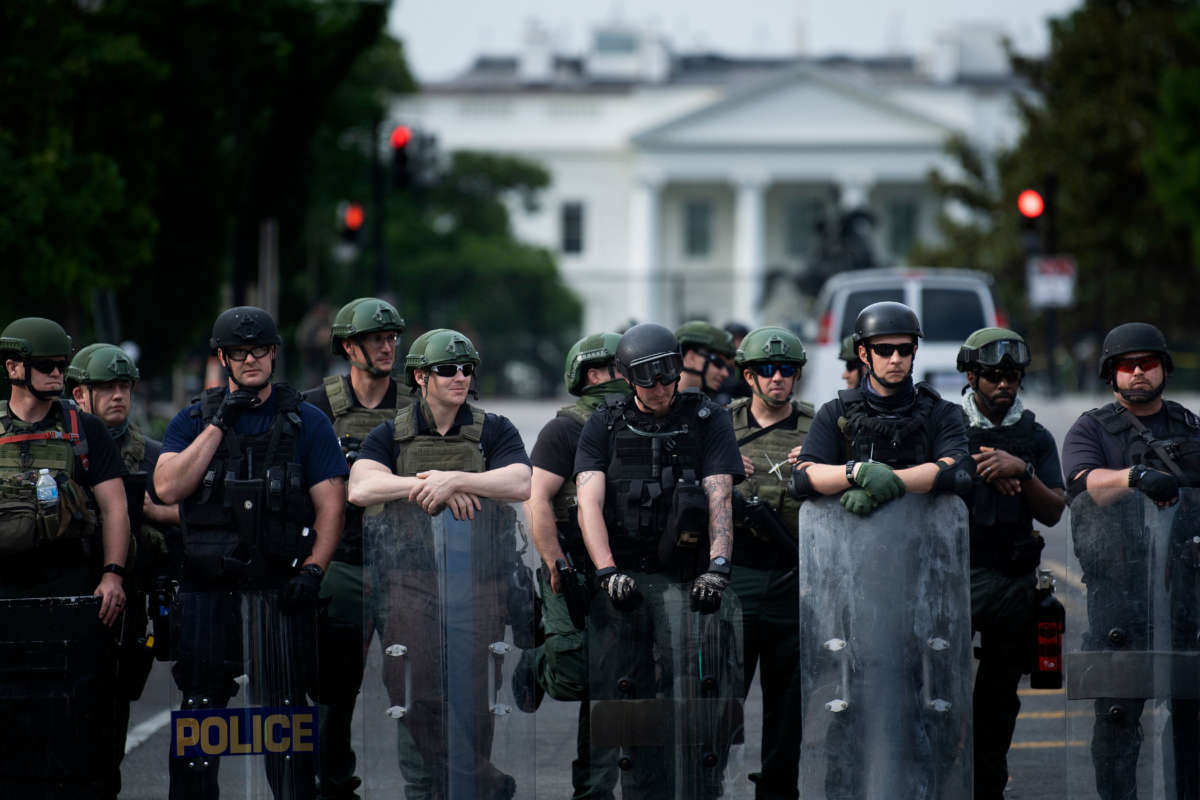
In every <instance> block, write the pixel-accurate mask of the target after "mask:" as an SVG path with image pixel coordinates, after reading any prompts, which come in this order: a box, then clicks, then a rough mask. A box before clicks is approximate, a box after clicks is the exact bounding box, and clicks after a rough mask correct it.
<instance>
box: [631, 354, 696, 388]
mask: <svg viewBox="0 0 1200 800" xmlns="http://www.w3.org/2000/svg"><path fill="white" fill-rule="evenodd" d="M681 372H683V356H681V355H679V353H663V354H661V355H657V356H654V357H653V358H649V359H647V360H645V361H639V362H638V363H636V364H630V365H629V375H628V376H627V377H628V378H629V382H630V383H632V384H633V385H634V386H641V387H642V388H643V389H649V388H650V387H651V386H654V385H656V384H663V385H666V384H668V383H674V382H675V381H676V380H678V379H679V375H680V373H681Z"/></svg>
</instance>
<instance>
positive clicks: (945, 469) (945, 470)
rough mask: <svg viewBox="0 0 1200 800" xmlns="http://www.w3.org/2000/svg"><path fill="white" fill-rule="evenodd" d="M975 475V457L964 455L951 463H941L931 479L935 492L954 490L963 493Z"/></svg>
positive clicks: (966, 490)
mask: <svg viewBox="0 0 1200 800" xmlns="http://www.w3.org/2000/svg"><path fill="white" fill-rule="evenodd" d="M974 477H975V459H973V458H971V456H970V455H965V456H963V457H962V458H960V459H959V460H958V461H955V462H954V463H953V464H941V465H940V466H939V467H938V473H937V476H936V477H935V478H934V479H933V490H934V491H935V492H954V493H955V494H957V495H965V494H967V492H969V491H970V489H971V483H972V480H973V478H974Z"/></svg>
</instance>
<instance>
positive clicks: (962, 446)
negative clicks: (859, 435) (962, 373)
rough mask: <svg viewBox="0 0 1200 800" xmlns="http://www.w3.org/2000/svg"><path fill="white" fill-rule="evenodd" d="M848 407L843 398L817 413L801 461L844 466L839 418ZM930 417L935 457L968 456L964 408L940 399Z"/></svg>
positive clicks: (805, 439)
mask: <svg viewBox="0 0 1200 800" xmlns="http://www.w3.org/2000/svg"><path fill="white" fill-rule="evenodd" d="M845 413H846V407H845V405H844V404H843V403H842V400H841V398H840V397H835V398H834V399H832V400H830V401H829V402H828V403H826V404H825V405H823V406H821V410H820V411H818V412H817V416H816V419H814V420H813V424H812V428H810V429H809V431H808V435H807V436H806V437H804V445H803V446H802V447H801V449H800V460H801V461H813V462H815V463H817V464H842V463H844V462H845V461H846V458H845V454H844V451H843V449H842V446H843V438H842V432H841V430H839V429H838V424H837V421H838V418H839V417H841V416H844V415H845ZM930 416H931V418H932V420H933V424H934V433H933V456H932V457H931V458H930V459H929V460H930V461H937V460H938V459H940V458H946V457H949V458H953V459H955V460H958V459H960V458H962V457H963V456H965V455H966V454H967V433H966V429H965V428H964V426H963V411H962V407H961V406H959V405H957V404H955V403H951V402H950V401H948V400H944V399H939V400H938V401H937V403H936V404H935V405H934V407H933V411H932V412H931V415H930Z"/></svg>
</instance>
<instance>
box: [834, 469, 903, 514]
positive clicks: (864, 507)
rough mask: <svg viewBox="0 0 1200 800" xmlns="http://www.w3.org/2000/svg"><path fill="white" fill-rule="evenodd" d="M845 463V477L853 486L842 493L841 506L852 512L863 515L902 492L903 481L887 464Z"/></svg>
mask: <svg viewBox="0 0 1200 800" xmlns="http://www.w3.org/2000/svg"><path fill="white" fill-rule="evenodd" d="M854 467H855V464H854V462H851V463H850V464H847V465H846V477H847V479H848V480H850V482H851V483H852V484H858V486H859V487H860V488H857V489H856V488H854V487H853V486H852V487H851V488H850V489H849V490H847V491H846V492H843V493H842V500H841V503H842V507H843V508H845V509H846V510H847V511H849V512H850V513H852V514H858V515H859V516H861V517H865V516H867V515H868V514H870V513H871V512H872V511H874V510H875V509H876V508H878V507H879V506H880V505H882V504H883V503H886V502H887V501H889V500H895V499H896V498H897V497H900V496H901V495H903V494H904V481H902V480H900V478H899V477H898V476H897V475H896V473H895V472H894V471H893V470H892V468H891V467H889V466H888V465H887V464H884V463H881V462H879V461H864V462H862V463H861V464H858V470H857V472H856V471H855V469H854Z"/></svg>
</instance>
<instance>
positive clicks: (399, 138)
mask: <svg viewBox="0 0 1200 800" xmlns="http://www.w3.org/2000/svg"><path fill="white" fill-rule="evenodd" d="M389 144H390V145H391V147H392V188H393V189H407V188H408V187H409V186H411V185H412V183H413V180H412V178H413V176H412V162H413V160H414V159H413V158H412V155H411V149H412V144H413V132H412V129H411V128H409V127H408V126H407V125H397V126H396V127H395V128H392V136H391V139H390V141H389Z"/></svg>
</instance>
